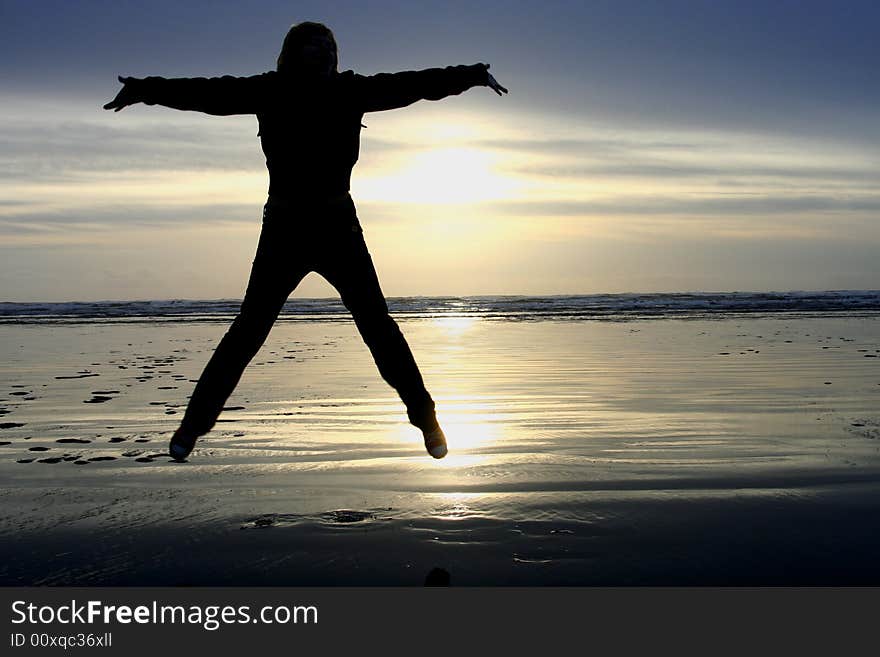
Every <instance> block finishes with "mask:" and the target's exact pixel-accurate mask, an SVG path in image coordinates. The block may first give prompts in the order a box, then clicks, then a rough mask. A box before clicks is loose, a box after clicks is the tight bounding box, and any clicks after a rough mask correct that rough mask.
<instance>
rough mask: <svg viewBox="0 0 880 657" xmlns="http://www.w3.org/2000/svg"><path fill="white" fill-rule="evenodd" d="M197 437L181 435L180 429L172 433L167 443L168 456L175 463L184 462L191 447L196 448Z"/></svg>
mask: <svg viewBox="0 0 880 657" xmlns="http://www.w3.org/2000/svg"><path fill="white" fill-rule="evenodd" d="M196 439H197V436H190V435H188V434H185V433H183V431H182V430H181V429H178V430H177V431H175V432H174V435H173V436H171V442H169V443H168V454H169V455H170V456H171V458H173V459H174V460H175V461H185V460H186V457H187V456H189V454H190V452H192V451H193V447H195V446H196Z"/></svg>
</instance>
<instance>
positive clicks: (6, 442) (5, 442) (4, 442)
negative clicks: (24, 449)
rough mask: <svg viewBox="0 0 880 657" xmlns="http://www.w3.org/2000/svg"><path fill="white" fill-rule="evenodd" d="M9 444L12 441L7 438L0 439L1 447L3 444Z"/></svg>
mask: <svg viewBox="0 0 880 657" xmlns="http://www.w3.org/2000/svg"><path fill="white" fill-rule="evenodd" d="M11 444H12V443H11V442H9V441H8V440H0V447H2V446H3V445H11Z"/></svg>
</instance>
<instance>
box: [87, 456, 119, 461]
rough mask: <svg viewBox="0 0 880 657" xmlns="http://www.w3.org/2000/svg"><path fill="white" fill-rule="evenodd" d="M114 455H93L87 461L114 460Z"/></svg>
mask: <svg viewBox="0 0 880 657" xmlns="http://www.w3.org/2000/svg"><path fill="white" fill-rule="evenodd" d="M115 460H116V457H115V456H93V457H92V458H90V459H89V461H115Z"/></svg>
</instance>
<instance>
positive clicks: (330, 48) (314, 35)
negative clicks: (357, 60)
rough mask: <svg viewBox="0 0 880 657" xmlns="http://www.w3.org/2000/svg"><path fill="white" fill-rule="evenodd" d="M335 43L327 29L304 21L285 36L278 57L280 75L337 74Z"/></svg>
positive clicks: (319, 24)
mask: <svg viewBox="0 0 880 657" xmlns="http://www.w3.org/2000/svg"><path fill="white" fill-rule="evenodd" d="M338 63H339V56H338V52H337V49H336V39H335V38H334V37H333V32H331V31H330V28H328V27H327V26H326V25H323V24H321V23H312V22H310V21H306V22H304V23H297V24H296V25H294V26H293V27H291V28H290V30H289V31H288V32H287V36H286V37H284V44H283V45H282V46H281V53H280V54H279V55H278V64H277V67H278V72H279V73H306V74H311V75H314V74H319V75H327V74H329V73H333V72H335V71H336V67H337V66H338Z"/></svg>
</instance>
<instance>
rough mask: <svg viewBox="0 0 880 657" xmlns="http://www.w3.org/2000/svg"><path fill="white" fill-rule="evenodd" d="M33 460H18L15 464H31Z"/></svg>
mask: <svg viewBox="0 0 880 657" xmlns="http://www.w3.org/2000/svg"><path fill="white" fill-rule="evenodd" d="M33 462H34V460H33V459H18V460H17V461H16V463H33Z"/></svg>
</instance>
